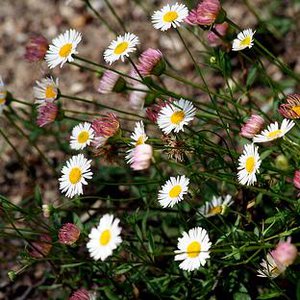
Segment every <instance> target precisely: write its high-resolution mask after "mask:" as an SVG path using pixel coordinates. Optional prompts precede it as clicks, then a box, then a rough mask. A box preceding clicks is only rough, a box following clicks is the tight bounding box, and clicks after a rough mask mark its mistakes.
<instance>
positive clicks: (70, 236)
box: [58, 223, 80, 245]
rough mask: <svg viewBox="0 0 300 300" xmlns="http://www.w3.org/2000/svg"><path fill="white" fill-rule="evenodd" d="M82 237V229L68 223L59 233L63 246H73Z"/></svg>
mask: <svg viewBox="0 0 300 300" xmlns="http://www.w3.org/2000/svg"><path fill="white" fill-rule="evenodd" d="M79 236H80V229H79V228H78V227H77V226H76V225H74V224H72V223H66V224H64V225H63V226H62V227H61V228H60V229H59V232H58V239H59V242H60V243H61V244H65V245H72V244H74V243H76V241H77V240H78V238H79Z"/></svg>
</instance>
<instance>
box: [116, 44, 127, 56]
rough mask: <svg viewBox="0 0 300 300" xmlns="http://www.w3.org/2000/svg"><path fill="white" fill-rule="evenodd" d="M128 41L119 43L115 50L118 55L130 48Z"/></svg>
mask: <svg viewBox="0 0 300 300" xmlns="http://www.w3.org/2000/svg"><path fill="white" fill-rule="evenodd" d="M128 45H129V44H128V42H122V43H120V44H119V45H117V47H116V48H115V50H114V53H115V54H117V55H120V54H122V53H123V52H125V51H126V50H127V48H128Z"/></svg>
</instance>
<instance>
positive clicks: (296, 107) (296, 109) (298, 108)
mask: <svg viewBox="0 0 300 300" xmlns="http://www.w3.org/2000/svg"><path fill="white" fill-rule="evenodd" d="M292 111H294V112H295V113H296V114H297V115H298V116H300V106H294V107H293V108H292Z"/></svg>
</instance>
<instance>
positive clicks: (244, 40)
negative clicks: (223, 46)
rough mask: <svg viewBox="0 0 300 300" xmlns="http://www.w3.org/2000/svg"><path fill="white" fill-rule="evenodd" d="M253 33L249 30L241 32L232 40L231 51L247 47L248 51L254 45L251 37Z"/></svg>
mask: <svg viewBox="0 0 300 300" xmlns="http://www.w3.org/2000/svg"><path fill="white" fill-rule="evenodd" d="M254 33H255V31H253V30H252V29H251V28H249V29H245V30H243V31H241V32H240V33H239V34H238V35H237V38H236V39H234V40H233V43H232V51H240V50H244V49H246V48H247V47H248V48H249V49H250V48H251V47H252V46H253V45H254V41H253V35H254Z"/></svg>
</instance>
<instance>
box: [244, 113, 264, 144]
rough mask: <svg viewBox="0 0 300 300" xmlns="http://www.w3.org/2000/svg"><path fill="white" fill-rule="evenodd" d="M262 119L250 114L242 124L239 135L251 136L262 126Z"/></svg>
mask: <svg viewBox="0 0 300 300" xmlns="http://www.w3.org/2000/svg"><path fill="white" fill-rule="evenodd" d="M264 123H265V121H264V119H263V118H262V117H260V116H258V115H252V116H251V117H250V119H248V120H247V122H246V123H245V124H244V125H243V126H242V128H241V132H240V135H241V136H243V137H246V138H249V139H251V138H253V137H254V136H255V135H256V134H257V133H259V132H260V131H261V129H262V127H263V126H264Z"/></svg>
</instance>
